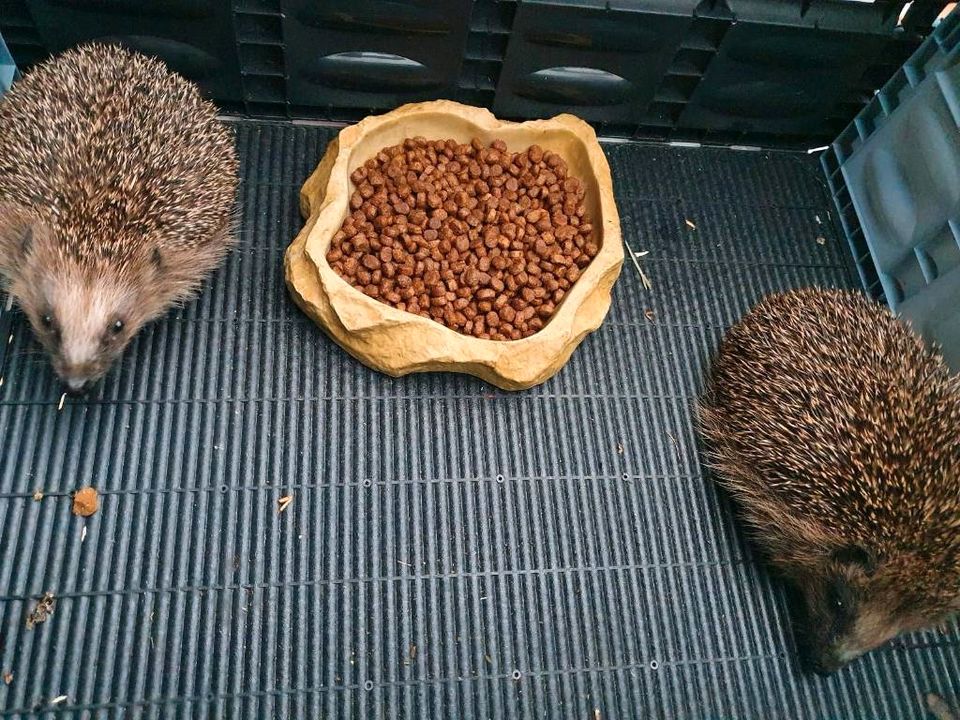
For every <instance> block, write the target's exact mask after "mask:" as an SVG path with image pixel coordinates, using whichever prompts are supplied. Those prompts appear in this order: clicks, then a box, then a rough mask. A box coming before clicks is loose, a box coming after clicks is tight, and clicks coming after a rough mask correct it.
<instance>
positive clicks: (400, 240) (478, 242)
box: [327, 137, 600, 340]
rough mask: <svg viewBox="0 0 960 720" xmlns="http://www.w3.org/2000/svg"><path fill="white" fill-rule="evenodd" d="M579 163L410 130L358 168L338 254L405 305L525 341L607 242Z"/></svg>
mask: <svg viewBox="0 0 960 720" xmlns="http://www.w3.org/2000/svg"><path fill="white" fill-rule="evenodd" d="M569 172H570V171H569V168H568V166H567V164H566V162H565V161H564V159H563V158H562V157H561V156H560V155H559V154H557V153H555V152H553V151H551V150H544V148H541V147H539V146H537V145H531V146H530V147H529V148H527V149H526V150H523V151H521V152H510V151H509V150H508V149H507V145H506V143H505V142H503V141H502V140H499V139H497V140H494V141H493V142H492V143H490V144H489V145H486V144H485V143H484V142H482V141H481V140H480V139H479V138H473V139H471V140H470V142H469V143H459V144H458V143H457V142H456V141H455V140H427V139H426V138H422V137H416V138H408V139H406V140H404V141H403V142H401V143H399V144H397V145H394V146H392V147H387V148H383V149H382V150H381V151H380V152H378V153H377V154H376V155H375V156H374V157H372V158H370V159H369V160H367V161H366V162H365V163H364V164H363V165H362V166H361V167H358V168H356V169H355V170H354V171H353V172H352V173H351V174H350V181H351V182H352V183H353V186H354V187H353V192H352V193H351V195H350V198H349V203H348V204H349V208H350V209H349V212H350V214H349V215H348V217H347V218H346V220H344V222H343V224H342V225H341V227H340V229H339V230H338V231H337V232H336V233H335V235H334V236H333V239H332V240H331V243H330V248H329V249H328V251H327V261H328V262H329V263H330V266H331V267H332V268H333V269H334V271H335V272H337V273H338V274H339V275H340V276H341V277H343V278H344V279H345V280H346V281H347V282H348V283H350V284H351V285H353V286H354V287H355V288H357V289H358V290H359V291H361V292H363V293H365V294H366V295H368V296H370V297H373V298H376V299H378V300H379V301H381V302H384V303H388V304H390V305H392V306H394V307H397V308H399V309H400V310H403V311H406V312H410V313H414V314H417V315H421V316H423V317H426V318H431V319H434V320H436V321H437V322H440V323H442V324H444V325H446V326H447V327H449V328H452V329H453V330H455V331H457V332H461V333H464V334H466V335H472V336H474V337H478V338H483V339H494V340H519V339H521V338H524V337H527V336H529V335H531V334H533V333H535V332H537V331H538V330H540V329H541V328H543V326H544V325H545V324H546V323H547V322H548V321H549V320H550V318H551V317H552V315H553V314H554V312H555V310H556V307H557V305H558V304H559V303H560V301H561V300H562V298H563V297H564V295H565V293H566V292H568V291H569V289H570V288H571V287H572V285H573V283H575V282H576V281H577V280H578V279H579V277H580V275H582V274H583V270H584V269H585V268H586V266H587V265H588V264H589V263H590V261H591V260H592V259H593V258H594V257H595V256H596V255H597V253H598V252H599V250H600V247H599V242H598V241H597V240H596V239H595V238H594V235H593V226H592V224H591V219H590V217H589V213H587V211H586V203H587V202H588V199H587V198H586V194H587V192H588V188H587V187H586V185H585V184H584V183H583V181H582V180H581V179H579V178H577V177H574V176H572V175H570V174H569Z"/></svg>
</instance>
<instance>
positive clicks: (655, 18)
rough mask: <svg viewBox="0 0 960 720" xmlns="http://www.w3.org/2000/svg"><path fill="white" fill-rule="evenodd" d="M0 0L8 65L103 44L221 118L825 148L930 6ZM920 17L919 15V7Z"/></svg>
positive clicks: (894, 62)
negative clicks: (558, 122)
mask: <svg viewBox="0 0 960 720" xmlns="http://www.w3.org/2000/svg"><path fill="white" fill-rule="evenodd" d="M904 4H905V0H877V2H875V3H855V2H841V0H610V1H609V2H608V1H607V0H449V2H443V3H438V2H433V1H432V0H325V1H324V2H315V1H313V0H211V1H210V2H201V1H200V0H97V1H91V2H79V1H77V0H0V32H2V33H3V34H4V36H5V37H6V38H7V41H8V44H9V46H10V49H11V52H12V53H13V55H14V58H15V59H16V60H17V61H18V63H19V65H20V66H21V67H22V68H29V67H30V66H31V65H32V64H34V63H35V62H36V61H37V60H40V59H42V58H44V57H46V56H47V55H48V54H49V53H53V52H57V51H59V50H62V49H63V48H65V47H68V46H69V45H72V44H75V43H79V42H83V41H86V40H91V39H118V40H120V41H122V42H125V43H126V44H128V45H131V46H133V47H135V48H138V49H140V50H144V51H146V52H149V53H152V54H155V55H158V56H159V57H161V58H162V59H164V60H166V61H167V62H168V63H169V64H170V65H171V66H172V67H173V68H174V69H176V70H178V71H179V72H181V73H183V74H184V75H186V76H187V77H189V78H191V79H193V80H195V81H197V82H198V83H199V84H200V86H201V88H202V89H203V90H204V91H205V92H206V93H207V94H208V95H209V96H210V97H211V98H213V99H214V100H216V101H218V102H219V103H220V104H221V105H222V106H223V107H224V109H225V111H226V112H230V113H233V112H239V113H243V114H246V115H249V116H252V117H278V118H311V119H319V120H330V121H338V122H351V121H355V120H358V119H360V118H362V117H364V116H365V115H367V114H369V113H371V112H380V111H383V110H387V109H390V108H392V107H395V106H396V105H399V104H402V103H404V102H411V101H417V100H425V99H432V98H451V99H455V100H458V101H460V102H465V103H468V104H472V105H478V106H482V107H488V108H490V109H492V110H493V111H494V112H495V113H497V114H498V115H501V116H503V117H508V118H513V119H525V118H531V117H543V116H548V115H553V114H556V113H558V112H565V111H570V112H574V113H576V114H578V115H581V116H582V117H584V118H586V119H587V120H589V121H590V122H592V123H593V124H594V125H595V126H596V128H597V130H598V131H599V132H600V133H602V134H604V135H613V136H622V137H632V138H655V139H665V140H695V141H701V142H718V143H729V144H734V143H752V144H762V145H795V146H810V145H811V144H825V143H826V142H827V141H829V140H830V139H832V138H833V137H835V136H836V134H837V133H838V132H839V131H840V130H841V129H842V128H843V127H844V126H845V124H846V123H847V122H848V121H849V120H850V118H852V117H853V115H854V114H855V113H856V112H857V111H858V110H859V109H860V108H861V107H863V105H864V104H865V103H866V102H867V101H868V100H869V98H870V97H871V96H872V93H873V92H874V90H875V89H876V88H877V87H880V86H881V85H882V84H883V83H884V82H885V81H886V80H887V79H888V78H889V77H890V76H891V75H892V74H893V73H894V72H895V70H896V69H897V68H898V67H899V65H900V64H901V63H902V62H903V61H904V60H905V59H906V58H907V57H909V55H910V53H911V52H912V51H913V50H914V49H915V48H916V47H917V46H918V45H919V42H920V40H921V39H922V35H923V34H924V33H927V32H929V25H930V23H931V22H932V18H931V14H932V13H933V10H936V9H938V8H939V7H942V6H943V4H945V2H944V1H943V0H917V2H915V3H914V4H913V5H912V6H911V7H910V10H909V12H907V13H906V14H905V15H904V19H903V23H904V26H903V27H902V28H900V29H896V25H897V18H898V17H899V15H900V11H901V9H902V8H903V6H904ZM934 17H935V15H934Z"/></svg>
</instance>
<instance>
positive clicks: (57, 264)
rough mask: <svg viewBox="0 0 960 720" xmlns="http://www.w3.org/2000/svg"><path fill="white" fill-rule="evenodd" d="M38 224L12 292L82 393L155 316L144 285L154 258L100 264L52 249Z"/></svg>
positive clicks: (70, 384)
mask: <svg viewBox="0 0 960 720" xmlns="http://www.w3.org/2000/svg"><path fill="white" fill-rule="evenodd" d="M46 235H47V233H45V232H44V231H43V229H42V228H41V227H39V226H35V228H34V232H33V242H32V243H31V244H30V245H29V246H28V247H27V249H26V252H25V253H24V255H23V257H22V258H21V263H20V265H19V267H18V268H17V272H16V273H15V274H14V275H13V281H12V282H11V284H10V291H11V293H12V294H13V296H14V297H15V298H16V299H17V302H18V304H19V305H20V307H21V308H22V309H23V311H24V313H25V314H26V316H27V318H28V319H29V321H30V325H31V326H32V328H33V331H34V334H35V336H36V338H37V340H38V341H39V342H40V344H41V345H42V346H43V348H44V349H45V350H46V351H47V353H48V354H49V356H50V360H51V363H52V365H53V369H54V370H55V371H56V373H57V375H58V376H59V377H60V379H61V380H62V381H63V383H64V384H65V385H66V387H67V389H68V390H69V391H70V392H72V393H82V392H84V391H86V390H87V389H89V387H90V386H91V385H93V384H94V383H95V382H96V381H97V380H99V379H100V378H101V377H102V376H103V375H104V374H105V373H106V372H107V371H108V370H109V369H110V367H111V366H112V365H113V363H114V362H115V361H116V359H117V358H118V357H119V355H120V354H121V353H122V352H123V350H124V348H125V347H126V346H127V344H128V343H129V342H130V340H131V338H132V337H133V336H134V335H135V334H136V332H137V331H138V330H139V329H140V327H141V326H142V325H143V324H144V323H145V322H146V321H148V320H150V319H151V318H152V317H153V316H155V315H156V308H155V307H154V304H153V303H152V302H151V300H150V298H149V297H147V296H145V295H144V292H143V291H142V288H144V287H149V284H148V283H149V282H150V278H143V277H140V275H142V274H143V273H145V272H146V273H152V272H154V270H155V266H154V265H153V264H152V263H150V262H126V263H116V262H113V263H106V264H97V263H92V264H91V263H89V262H79V261H77V260H75V259H73V258H70V257H65V256H64V255H63V254H62V253H59V252H55V251H54V252H52V251H51V250H50V248H51V247H52V246H53V247H55V243H48V242H46V240H45V237H46Z"/></svg>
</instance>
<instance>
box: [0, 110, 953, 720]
mask: <svg viewBox="0 0 960 720" xmlns="http://www.w3.org/2000/svg"><path fill="white" fill-rule="evenodd" d="M237 127H238V132H239V143H240V147H241V151H242V155H243V160H244V163H243V173H244V180H243V184H242V198H241V201H242V204H243V216H242V217H243V226H242V243H241V246H240V248H239V250H238V251H237V252H235V253H234V254H233V255H232V256H231V257H230V259H229V260H228V262H227V263H226V265H225V267H224V268H223V269H222V270H221V271H219V272H218V273H217V274H216V275H215V277H214V278H213V279H212V280H211V282H210V283H208V286H207V287H206V288H205V290H204V292H203V294H202V296H201V297H200V298H199V300H198V301H197V302H195V303H192V304H190V305H189V306H188V307H186V308H184V309H183V310H180V311H177V312H175V313H173V314H171V315H170V316H169V317H168V318H166V319H164V320H163V321H162V322H158V323H156V324H154V325H152V326H151V327H149V328H147V329H146V330H145V331H144V332H143V333H142V334H141V335H140V337H139V338H138V339H137V340H136V341H135V342H134V344H133V346H132V347H131V348H130V350H129V352H128V353H127V355H126V357H125V359H124V361H123V363H122V365H121V366H120V367H119V368H117V369H116V370H115V371H114V372H113V373H112V374H111V375H110V376H109V377H108V378H107V379H106V381H105V382H103V383H102V384H101V385H100V386H99V387H98V389H97V390H96V391H95V393H94V394H93V395H92V396H91V397H89V398H87V399H85V400H82V401H76V400H71V399H68V400H67V401H66V403H65V404H64V406H63V408H62V409H60V410H58V403H59V400H60V388H59V387H58V385H57V383H56V382H55V379H54V377H53V375H52V373H51V371H50V370H49V368H48V365H47V362H46V360H45V359H44V358H43V356H42V355H40V354H39V353H38V351H37V348H36V346H35V345H34V344H33V342H32V341H31V339H30V335H29V331H28V328H27V326H26V323H25V321H24V319H23V318H22V316H20V315H19V314H18V313H17V312H16V311H6V312H3V314H2V315H0V328H2V329H3V338H2V341H0V347H2V348H3V349H2V350H0V367H2V372H0V375H2V377H3V381H2V387H0V441H2V443H3V445H2V456H0V620H2V625H0V675H2V674H3V673H10V676H7V679H8V680H9V682H8V683H7V682H0V716H2V717H26V716H34V715H37V716H41V715H42V716H48V715H49V714H50V713H52V712H54V711H59V712H61V713H64V714H68V715H70V716H77V717H93V716H97V717H100V716H111V717H113V716H116V717H121V716H122V717H138V718H139V717H147V718H169V717H211V718H223V717H240V716H244V717H252V718H267V717H271V718H272V717H277V718H311V719H313V718H331V719H335V720H340V719H343V718H354V719H357V720H367V719H368V718H385V719H387V718H389V719H391V720H392V719H393V718H409V719H411V720H412V719H414V718H416V719H418V720H419V719H422V718H464V719H467V718H477V719H478V720H479V719H480V718H557V719H560V720H566V719H568V718H569V719H570V720H575V719H579V720H620V719H625V718H631V719H636V720H646V719H648V718H698V719H700V718H708V717H709V718H763V719H767V718H790V720H797V719H798V718H843V719H844V720H851V719H860V718H864V719H866V718H871V719H872V718H889V719H890V720H902V719H904V718H922V717H924V712H923V709H922V706H921V699H922V696H923V694H924V693H926V692H931V691H932V692H938V693H940V694H942V695H944V696H945V697H947V698H948V699H952V700H955V699H956V696H957V694H958V693H960V634H958V632H957V630H956V628H952V629H951V630H950V631H949V632H945V633H937V632H929V633H923V634H917V635H911V636H908V637H905V638H902V639H900V640H898V641H896V642H895V643H893V644H892V645H890V646H888V647H886V648H884V649H882V650H879V651H877V652H874V653H872V654H871V655H869V656H867V657H866V658H864V659H863V660H861V661H858V662H856V663H854V664H853V665H852V666H850V667H849V668H848V669H846V670H844V671H842V672H840V673H839V674H837V675H835V676H833V677H830V678H827V679H820V678H812V677H806V676H803V675H801V674H800V673H799V671H798V669H797V666H796V663H795V660H794V657H795V655H794V650H793V645H792V639H791V636H790V633H789V630H788V622H787V615H786V611H785V604H784V596H783V592H782V588H781V587H780V585H779V583H777V582H776V581H775V580H772V579H770V578H769V577H768V575H767V573H766V572H765V571H764V570H763V569H762V568H761V567H760V566H759V565H758V564H757V562H756V559H755V557H754V554H753V553H752V551H751V549H750V548H749V547H748V546H747V545H746V544H745V542H744V540H743V537H742V533H741V532H740V530H739V528H738V527H737V526H736V524H735V523H734V522H733V520H732V513H731V509H730V507H729V505H728V504H727V502H726V501H725V500H724V499H723V497H718V495H717V493H716V491H715V489H714V486H713V484H712V483H711V481H710V479H709V477H707V476H706V475H705V473H704V471H703V469H702V468H701V466H700V463H699V460H698V455H697V443H696V438H695V433H694V429H693V425H692V420H693V401H694V399H695V397H696V396H697V394H698V392H699V390H700V387H701V377H702V374H703V370H704V367H705V365H706V363H707V362H708V360H709V357H710V355H711V353H712V351H713V349H714V348H715V346H716V343H717V341H718V339H719V337H720V336H721V334H722V332H723V330H724V328H725V327H726V326H727V325H729V324H730V323H731V322H732V321H734V320H735V319H736V318H737V317H738V316H739V315H740V314H741V313H743V312H744V311H745V310H746V309H747V308H748V307H749V306H750V304H751V303H753V302H754V301H756V300H757V299H758V298H760V296H761V295H763V294H764V293H766V292H768V291H771V290H775V289H778V288H786V287H791V286H798V285H808V284H812V283H819V284H827V285H848V284H850V283H851V282H852V280H851V277H852V276H851V275H850V274H849V271H848V269H847V267H846V261H845V257H846V254H845V248H844V247H843V246H842V244H841V243H842V242H843V240H842V238H841V236H840V235H839V234H838V233H837V231H836V230H835V228H834V224H833V219H832V218H831V216H830V211H829V207H830V203H829V197H828V196H827V194H826V192H825V190H824V188H823V186H822V183H821V181H820V178H819V174H818V173H819V169H818V167H817V166H816V165H815V164H814V163H812V162H810V161H809V159H808V158H807V157H805V156H799V155H793V154H764V153H756V152H754V153H751V152H737V151H726V150H708V149H688V148H668V147H654V146H640V145H609V146H607V147H606V149H607V152H608V154H609V157H610V160H611V163H612V166H613V171H614V175H615V177H616V182H617V191H618V200H619V207H620V211H621V214H622V220H623V227H624V231H625V237H626V238H627V240H628V241H629V243H630V245H631V246H632V247H633V248H634V249H635V250H637V251H643V250H648V251H649V254H648V255H646V256H644V257H643V258H642V259H641V262H642V267H643V270H644V273H645V274H646V275H647V277H648V278H649V280H650V283H651V285H652V287H651V289H649V290H645V289H644V288H643V286H642V285H641V282H640V278H639V276H638V274H637V272H636V270H635V268H634V267H633V266H632V265H631V264H630V263H629V262H628V263H627V264H626V265H625V266H624V271H623V275H622V276H621V278H620V280H619V282H618V284H617V287H616V290H615V302H614V306H613V309H612V311H611V313H610V315H609V317H608V319H607V322H606V323H605V324H604V326H603V327H602V328H601V330H600V331H598V332H597V333H595V334H594V335H593V336H591V337H590V338H588V339H587V341H586V342H585V343H584V344H583V345H582V346H581V348H580V349H579V350H578V351H577V352H576V353H575V354H574V356H573V359H572V360H571V362H570V364H569V365H568V366H567V368H566V369H564V370H563V371H562V372H561V373H560V374H559V375H558V376H557V377H555V378H554V379H552V380H551V381H549V382H548V383H546V384H545V385H543V386H541V387H538V388H536V389H533V390H530V391H527V392H522V393H505V392H501V391H498V390H496V389H494V388H492V387H490V386H488V385H485V384H484V383H482V382H480V381H478V380H475V379H472V378H468V377H462V376H452V375H419V376H413V377H407V378H402V379H392V378H388V377H385V376H382V375H378V374H376V373H373V372H371V371H369V370H367V369H366V368H364V367H362V366H361V365H359V364H358V363H356V362H354V361H353V360H352V359H350V358H349V357H348V356H346V355H345V353H343V352H342V351H341V350H340V349H338V348H337V347H336V346H335V345H333V344H332V343H331V342H330V341H328V340H327V339H326V338H325V337H324V336H323V335H322V334H321V332H320V331H319V330H318V329H317V328H316V327H315V326H314V325H312V324H311V323H310V322H309V321H308V320H307V319H306V318H304V317H303V316H302V315H301V314H300V313H299V312H298V311H297V310H296V308H295V307H294V306H293V305H292V303H291V302H290V301H289V300H288V298H287V295H286V291H285V288H284V284H283V278H282V273H281V257H282V252H283V249H284V248H285V246H286V245H287V243H288V242H289V241H290V240H291V239H292V238H293V236H294V235H295V233H296V232H297V231H298V230H299V228H300V225H301V221H300V219H299V217H298V214H297V193H298V190H299V186H300V184H301V183H302V181H303V180H304V179H305V177H306V176H307V174H308V173H309V172H310V170H311V169H312V167H313V166H314V165H315V163H316V162H317V160H318V158H319V154H320V153H321V151H322V149H323V147H324V145H325V143H326V142H327V141H328V140H329V139H330V138H331V137H332V136H333V135H332V132H331V131H329V130H324V129H318V128H307V127H296V126H291V125H270V124H256V123H250V122H244V123H240V124H238V126H237ZM8 336H9V338H10V341H9V343H5V341H6V338H7V337H8ZM88 484H92V485H94V486H96V487H97V488H98V489H99V491H100V493H101V495H102V506H101V508H100V511H99V512H98V513H97V514H96V515H94V516H93V517H92V518H90V519H87V520H83V519H81V518H77V517H74V516H73V515H71V513H70V493H71V491H72V490H74V489H75V488H77V487H80V486H83V485H88ZM36 491H41V492H42V493H43V497H42V499H40V500H37V499H35V498H34V493H35V492H36ZM284 496H292V498H293V499H292V501H291V502H290V504H289V505H288V506H287V507H286V509H285V511H283V512H282V513H281V512H278V500H279V499H280V498H281V497H284ZM46 591H49V592H52V593H53V594H54V597H55V607H54V612H53V615H52V616H51V617H50V618H49V619H48V620H47V621H46V622H44V623H42V624H39V625H37V626H36V627H35V628H34V629H32V630H30V629H27V627H26V625H25V619H26V617H27V615H28V613H29V612H30V611H31V610H32V609H33V607H34V606H35V604H36V602H37V601H38V599H39V598H40V597H41V596H42V595H43V593H44V592H46ZM11 676H12V677H11Z"/></svg>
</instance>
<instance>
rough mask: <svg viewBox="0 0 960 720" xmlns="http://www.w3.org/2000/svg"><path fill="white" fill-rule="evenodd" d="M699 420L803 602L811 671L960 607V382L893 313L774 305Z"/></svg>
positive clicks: (738, 340)
mask: <svg viewBox="0 0 960 720" xmlns="http://www.w3.org/2000/svg"><path fill="white" fill-rule="evenodd" d="M699 421H700V422H699V425H700V430H701V433H702V436H703V438H704V440H705V448H706V459H707V462H708V464H709V465H710V466H711V467H712V468H713V469H714V470H715V472H716V474H717V476H718V478H717V479H718V481H719V482H720V484H721V485H722V486H723V487H725V488H726V489H727V491H729V493H730V495H731V497H732V499H733V501H734V505H735V506H736V508H737V509H738V511H739V513H740V515H741V516H742V518H743V520H744V521H745V523H746V524H747V526H748V527H749V529H750V531H751V534H752V536H753V539H754V540H755V541H756V545H757V546H758V547H759V549H760V550H761V553H762V555H764V556H766V558H767V559H768V561H769V562H770V564H771V565H772V567H773V568H774V570H775V571H777V572H778V573H779V574H780V575H781V576H782V577H783V578H784V579H785V580H786V581H787V583H788V587H789V586H791V585H792V589H793V591H794V592H793V593H792V594H793V596H794V597H797V598H799V599H800V601H801V602H799V606H800V612H799V614H794V623H793V624H794V626H795V628H796V630H797V633H796V636H797V640H798V649H799V651H800V653H801V662H802V666H803V667H804V668H805V669H806V670H808V671H811V670H812V671H814V672H816V673H820V674H827V673H831V672H833V671H835V670H838V669H839V668H841V667H842V666H844V665H846V664H847V663H848V662H850V661H851V660H853V659H854V658H856V657H859V656H860V655H862V654H863V653H865V652H867V651H868V650H871V649H873V648H876V647H878V646H880V645H882V644H884V643H885V642H887V641H888V640H890V639H892V638H893V637H895V636H896V635H898V634H899V633H901V632H905V631H912V630H918V629H922V628H928V627H933V626H936V625H938V624H941V623H943V622H946V621H947V620H948V619H949V617H950V616H951V615H953V614H955V613H956V612H957V611H958V610H960V379H958V378H957V377H956V376H951V373H950V370H949V369H948V367H947V366H946V364H945V362H944V360H943V358H942V356H941V355H940V353H939V351H938V350H937V349H936V348H932V347H927V346H926V345H925V344H924V342H923V341H922V340H921V338H920V337H919V336H918V335H917V334H915V333H914V331H913V330H912V329H911V328H910V327H909V326H908V325H907V324H906V323H905V322H904V321H902V320H901V319H899V318H897V317H895V316H894V315H893V314H892V313H891V312H890V311H889V310H888V309H886V308H885V307H883V306H881V305H879V304H878V303H875V302H873V301H872V300H869V299H868V298H866V297H865V296H863V295H862V294H859V293H855V292H851V291H843V290H824V289H816V288H812V289H803V290H795V291H790V292H785V293H778V294H773V295H770V296H768V297H766V298H765V299H763V300H762V301H761V302H760V303H759V304H758V305H757V306H756V307H754V308H753V309H752V310H751V311H750V312H749V313H748V314H747V315H746V316H745V317H744V318H743V319H742V320H741V321H740V322H739V323H738V324H737V325H735V326H734V327H733V328H732V329H730V330H729V331H728V332H727V334H726V336H725V337H724V338H723V340H722V342H721V344H720V349H719V353H718V355H717V357H716V359H715V361H714V363H713V366H712V368H711V371H710V377H709V379H708V382H707V389H706V392H705V394H704V397H703V398H702V401H701V403H700V408H699Z"/></svg>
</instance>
